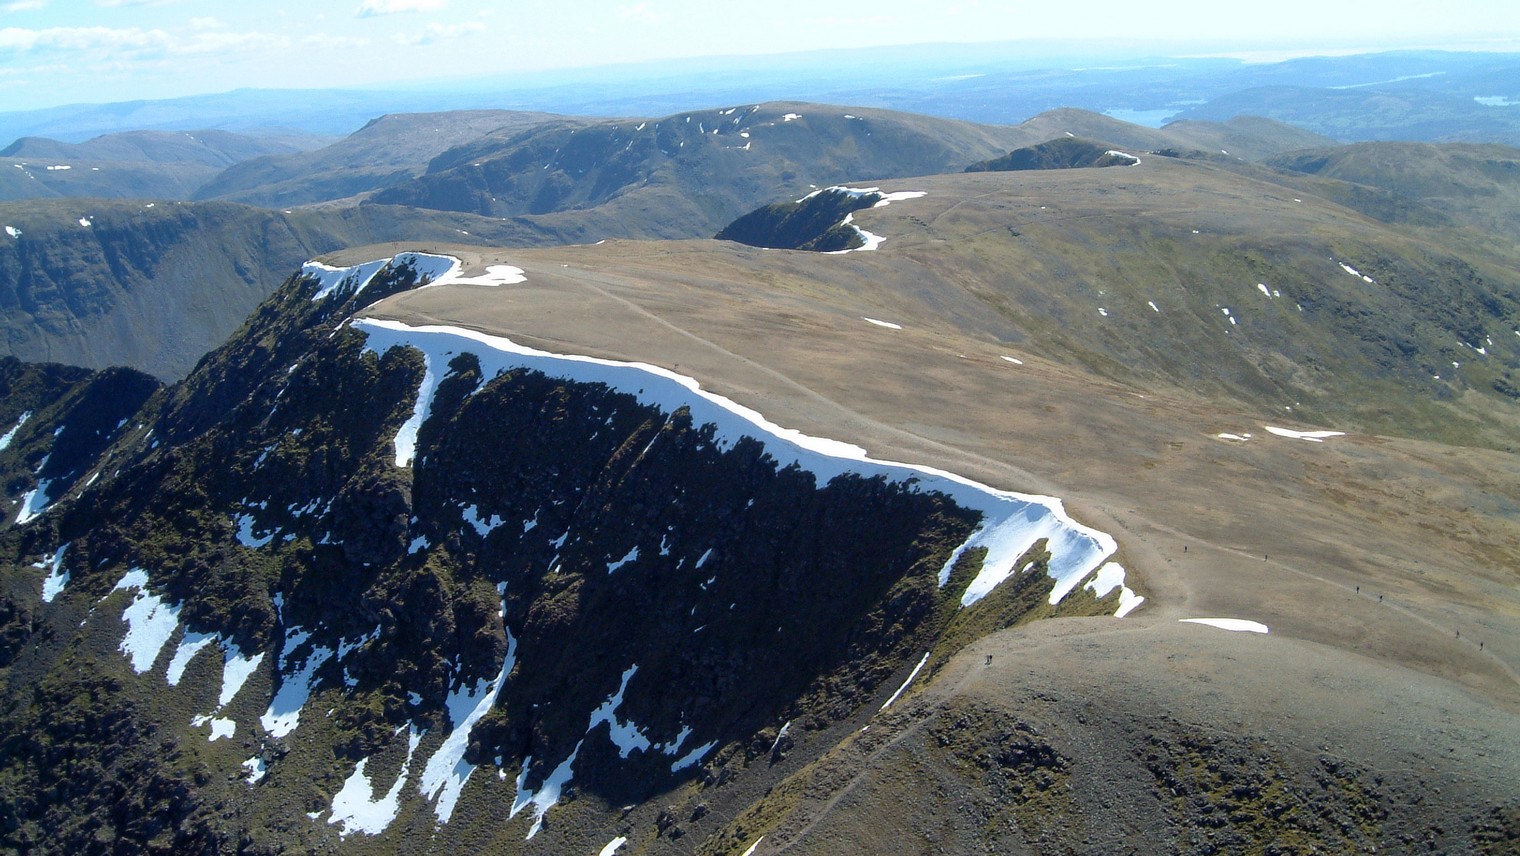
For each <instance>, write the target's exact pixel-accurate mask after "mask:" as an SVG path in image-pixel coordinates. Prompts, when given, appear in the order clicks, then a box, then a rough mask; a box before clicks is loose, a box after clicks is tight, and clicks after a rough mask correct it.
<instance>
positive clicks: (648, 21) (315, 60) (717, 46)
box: [0, 0, 1520, 112]
mask: <svg viewBox="0 0 1520 856" xmlns="http://www.w3.org/2000/svg"><path fill="white" fill-rule="evenodd" d="M1242 34H1249V35H1242ZM920 46H924V47H938V48H940V49H941V52H944V53H949V52H954V51H963V52H964V54H965V55H966V57H967V61H968V62H975V61H999V62H1005V63H1020V64H1025V65H1030V66H1033V65H1038V63H1040V62H1042V61H1045V62H1058V61H1059V60H1071V59H1073V58H1081V59H1082V60H1084V61H1090V60H1102V59H1105V58H1106V59H1111V60H1116V61H1123V60H1125V59H1133V58H1139V57H1165V56H1177V57H1182V56H1188V57H1199V56H1212V57H1229V58H1235V59H1240V60H1243V61H1251V62H1265V61H1279V60H1282V59H1287V58H1291V57H1299V56H1328V55H1344V54H1354V53H1373V52H1384V51H1390V50H1424V49H1437V50H1439V49H1447V50H1468V51H1497V52H1515V51H1520V16H1516V15H1515V14H1514V13H1513V12H1512V11H1509V10H1507V9H1506V7H1505V6H1503V5H1501V3H1499V2H1496V0H1453V2H1449V3H1446V4H1443V6H1442V8H1441V9H1440V13H1439V15H1435V14H1431V13H1428V12H1425V11H1423V10H1402V11H1401V10H1397V9H1389V8H1388V7H1387V6H1386V4H1380V3H1370V2H1352V3H1339V4H1335V5H1334V6H1333V7H1327V6H1326V4H1323V3H1312V2H1308V0H1284V2H1281V3H1278V4H1276V6H1275V7H1274V10H1273V14H1272V15H1270V16H1266V15H1262V14H1260V13H1259V11H1257V10H1239V11H1231V10H1228V9H1225V8H1222V7H1218V6H1216V5H1213V4H1205V3H1202V2H1194V0H1189V2H1184V3H1179V4H1172V5H1170V6H1168V7H1167V8H1166V9H1165V10H1164V11H1151V10H1145V11H1137V10H1136V9H1135V8H1133V7H1131V6H1130V5H1129V4H1125V3H1119V2H1115V0H1099V2H1094V3H1090V4H1088V5H1086V6H1084V7H1083V10H1082V14H1081V15H1080V16H1073V15H1070V14H1069V13H1067V12H1066V11H1064V10H1061V9H1052V8H1044V9H1040V10H1020V9H1012V8H1009V7H1008V6H1006V5H1004V4H982V3H978V2H976V0H968V2H952V3H949V4H947V5H944V6H939V7H935V8H934V9H933V10H932V11H926V10H925V9H924V8H923V7H922V6H921V5H918V4H912V3H908V2H905V0H884V2H878V3H877V4H875V5H874V6H873V7H871V11H870V13H869V14H863V15H858V16H849V17H840V16H830V15H826V14H820V12H819V10H818V8H817V7H816V6H814V5H812V4H806V3H801V2H795V0H782V2H775V3H769V4H767V5H766V6H765V7H764V9H763V10H761V11H755V10H752V9H743V10H725V11H724V12H723V13H716V12H714V11H713V10H712V9H711V7H709V6H704V5H699V4H697V3H694V2H691V0H669V2H641V3H619V2H591V3H583V4H578V6H577V8H576V9H575V10H573V11H572V10H565V9H562V8H556V7H551V6H550V5H549V4H547V3H530V4H527V5H526V6H525V7H524V8H521V9H515V10H512V11H511V13H510V15H509V14H508V13H507V12H506V11H505V10H502V9H499V8H496V7H494V6H492V5H491V4H488V3H486V2H484V0H361V1H360V2H355V0H348V2H341V3H339V2H331V0H312V1H311V2H305V3H302V4H300V5H297V4H294V3H291V2H288V0H277V2H270V3H265V4H259V5H258V6H257V7H255V6H251V5H247V4H236V3H232V2H230V0H95V2H92V3H83V2H81V3H67V4H65V3H61V2H56V0H11V2H7V3H0V85H3V86H4V92H5V99H4V103H3V104H0V111H6V112H14V111H22V110H38V109H46V108H49V107H55V106H63V105H73V104H102V103H113V102H118V101H128V100H150V99H166V98H176V97H184V96H194V95H208V94H216V93H222V92H229V91H232V90H237V89H246V88H253V89H306V88H324V89H326V88H333V89H397V88H405V89H416V88H439V87H445V86H450V85H459V84H461V83H463V84H468V83H470V82H472V81H482V80H486V79H492V80H494V81H497V85H503V86H509V87H510V86H514V85H515V86H532V85H535V84H536V83H542V82H545V81H549V82H552V81H554V80H556V79H562V78H567V77H568V78H576V79H580V80H583V81H584V80H589V79H594V78H595V77H596V76H597V74H598V73H599V72H605V71H609V70H628V69H630V68H633V69H645V70H646V71H648V72H649V73H657V72H658V71H659V68H660V67H661V66H663V65H668V64H671V63H677V64H687V65H690V66H693V67H700V66H702V65H703V64H704V63H706V64H708V65H711V64H714V63H720V62H723V61H725V60H727V61H731V62H737V63H742V64H743V65H745V66H746V67H755V66H766V65H770V64H782V65H784V64H786V63H788V62H796V61H798V59H799V58H805V57H807V56H809V55H810V54H812V53H814V52H818V51H826V50H829V49H839V48H869V49H881V50H887V49H908V48H915V47H920ZM1000 49H1002V50H1004V51H1005V52H1006V55H1005V56H1001V57H999V56H998V52H999V50H1000ZM853 67H855V68H861V67H864V66H862V65H860V64H859V63H856V64H855V66H853ZM398 68H402V69H404V71H401V72H398Z"/></svg>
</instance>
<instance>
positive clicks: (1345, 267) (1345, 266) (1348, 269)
mask: <svg viewBox="0 0 1520 856" xmlns="http://www.w3.org/2000/svg"><path fill="white" fill-rule="evenodd" d="M1340 266H1341V270H1343V271H1345V272H1346V273H1349V274H1351V275H1352V276H1356V277H1361V278H1362V281H1363V282H1370V283H1372V284H1373V285H1377V280H1375V279H1373V278H1372V277H1370V276H1368V275H1366V274H1364V273H1362V272H1361V271H1359V270H1357V269H1356V268H1354V267H1352V266H1351V265H1348V264H1346V263H1345V262H1341V263H1340Z"/></svg>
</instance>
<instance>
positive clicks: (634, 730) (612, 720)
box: [586, 663, 650, 758]
mask: <svg viewBox="0 0 1520 856" xmlns="http://www.w3.org/2000/svg"><path fill="white" fill-rule="evenodd" d="M638 671H639V667H638V664H637V663H635V664H634V665H632V666H629V667H628V668H627V670H625V671H624V672H623V680H622V683H620V684H618V688H617V692H615V693H613V694H612V695H610V696H608V697H607V700H606V701H604V702H602V706H601V707H598V708H597V709H596V710H593V711H591V721H590V722H589V723H588V724H587V725H586V732H587V733H588V734H589V733H590V732H591V730H592V729H594V728H596V727H597V726H598V725H600V724H602V723H603V722H605V723H607V734H608V737H610V738H611V739H612V745H614V746H616V747H617V748H618V757H619V758H627V757H628V755H629V754H630V753H632V752H633V751H634V750H638V751H640V752H643V751H645V750H647V749H648V748H649V746H650V742H649V738H648V737H647V736H645V735H644V731H643V729H641V728H639V727H638V726H636V725H634V724H633V722H632V720H629V721H627V722H624V721H621V720H619V719H618V718H617V709H618V708H619V707H622V706H623V693H624V692H626V691H627V690H628V682H629V681H630V680H632V679H633V676H634V675H635V674H637V673H638Z"/></svg>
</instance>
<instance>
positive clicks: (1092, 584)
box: [1083, 562, 1145, 618]
mask: <svg viewBox="0 0 1520 856" xmlns="http://www.w3.org/2000/svg"><path fill="white" fill-rule="evenodd" d="M1083 588H1085V589H1087V590H1088V591H1091V592H1092V593H1093V597H1098V598H1102V597H1107V596H1108V593H1109V592H1111V591H1113V590H1114V589H1116V588H1117V589H1118V590H1119V608H1118V609H1116V610H1114V617H1115V618H1123V617H1124V616H1126V615H1129V614H1130V613H1131V612H1132V611H1134V609H1135V607H1137V606H1139V605H1140V604H1142V603H1145V598H1143V597H1141V596H1140V595H1137V594H1135V592H1134V590H1133V589H1131V588H1130V587H1129V586H1126V585H1125V584H1124V567H1123V566H1121V565H1120V564H1119V563H1118V562H1108V563H1106V564H1104V565H1103V567H1101V568H1099V569H1098V572H1097V573H1096V574H1094V575H1093V578H1092V579H1090V580H1088V581H1087V585H1085V586H1083Z"/></svg>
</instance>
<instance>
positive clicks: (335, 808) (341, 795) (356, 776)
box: [327, 726, 422, 838]
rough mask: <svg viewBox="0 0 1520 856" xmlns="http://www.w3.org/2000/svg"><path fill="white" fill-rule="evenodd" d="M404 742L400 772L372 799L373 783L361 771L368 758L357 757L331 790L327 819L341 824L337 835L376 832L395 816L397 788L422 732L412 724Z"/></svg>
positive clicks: (398, 801)
mask: <svg viewBox="0 0 1520 856" xmlns="http://www.w3.org/2000/svg"><path fill="white" fill-rule="evenodd" d="M406 742H407V746H406V760H405V761H403V762H402V764H401V772H399V773H397V774H396V782H395V784H393V785H391V788H390V790H388V791H386V792H385V795H384V796H382V797H380V798H379V799H375V795H374V794H375V789H374V786H373V785H372V784H370V780H369V774H368V773H366V772H365V771H364V768H365V767H366V766H368V765H369V759H368V758H361V759H360V760H359V763H358V764H356V765H355V766H354V771H353V773H351V774H350V775H349V777H348V778H347V779H345V780H344V781H343V788H342V789H341V790H339V791H338V792H337V793H336V794H333V801H332V816H331V817H329V818H328V819H327V822H328V823H330V824H332V823H337V824H342V826H341V827H339V829H338V837H339V838H346V837H348V836H349V835H352V834H353V833H355V832H362V833H364V834H365V835H379V834H380V833H382V832H384V831H385V828H386V827H387V826H390V825H391V821H393V820H395V819H396V813H397V812H398V811H400V809H401V789H402V787H404V786H405V785H406V779H407V776H408V774H409V773H410V772H411V767H412V756H413V754H415V753H416V751H417V744H418V743H421V742H422V735H421V734H420V733H419V732H418V731H417V729H416V727H415V726H411V727H409V729H408V734H407V738H406Z"/></svg>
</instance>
